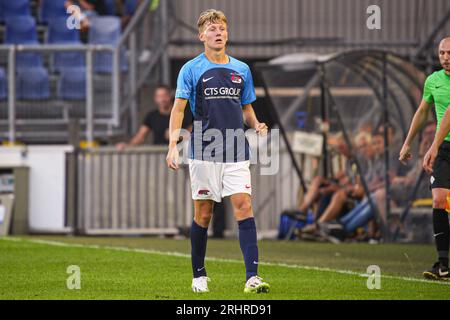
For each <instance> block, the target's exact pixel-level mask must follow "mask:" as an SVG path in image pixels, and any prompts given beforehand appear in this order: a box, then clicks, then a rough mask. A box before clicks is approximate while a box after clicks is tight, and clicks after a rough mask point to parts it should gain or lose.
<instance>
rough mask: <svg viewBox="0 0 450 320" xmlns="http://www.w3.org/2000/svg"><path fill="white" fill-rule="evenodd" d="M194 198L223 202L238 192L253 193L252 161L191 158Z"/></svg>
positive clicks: (190, 171)
mask: <svg viewBox="0 0 450 320" xmlns="http://www.w3.org/2000/svg"><path fill="white" fill-rule="evenodd" d="M189 174H190V176H191V188H192V199H194V200H213V201H216V202H221V201H222V198H224V197H227V196H230V195H233V194H236V193H247V194H250V195H251V194H252V186H251V176H250V161H241V162H227V163H222V162H211V161H202V160H193V159H189Z"/></svg>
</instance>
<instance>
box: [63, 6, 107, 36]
mask: <svg viewBox="0 0 450 320" xmlns="http://www.w3.org/2000/svg"><path fill="white" fill-rule="evenodd" d="M73 5H75V6H78V7H79V8H80V10H81V12H79V15H78V17H77V19H78V21H80V28H81V29H80V31H81V32H82V33H83V34H85V33H86V32H87V30H88V29H89V26H90V18H91V17H93V16H103V15H107V14H108V12H107V9H106V5H105V2H104V0H67V1H66V3H65V7H66V8H69V7H70V6H73ZM71 13H72V14H76V13H77V12H71Z"/></svg>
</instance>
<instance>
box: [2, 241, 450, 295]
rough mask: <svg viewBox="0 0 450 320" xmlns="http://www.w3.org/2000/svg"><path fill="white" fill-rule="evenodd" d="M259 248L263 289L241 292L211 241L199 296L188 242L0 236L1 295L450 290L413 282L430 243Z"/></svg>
mask: <svg viewBox="0 0 450 320" xmlns="http://www.w3.org/2000/svg"><path fill="white" fill-rule="evenodd" d="M46 241H56V243H47V242H46ZM58 243H65V244H68V245H67V246H60V245H57V244H58ZM94 246H97V247H94ZM118 247H120V248H122V249H117V248H118ZM259 247H260V260H261V265H260V267H259V271H260V274H261V276H263V278H264V279H265V280H267V281H268V282H269V283H270V285H271V291H270V293H269V294H263V295H262V294H261V295H255V294H252V295H249V294H244V293H243V289H244V284H245V268H244V264H243V262H242V255H241V252H240V249H239V243H238V241H237V240H213V239H211V240H209V241H208V252H207V257H214V258H215V259H209V260H207V262H206V268H207V270H208V276H209V277H210V278H211V279H212V281H211V282H210V283H209V288H210V291H211V292H210V293H207V294H200V295H199V294H194V293H193V292H191V290H190V284H191V279H192V278H191V277H192V274H191V264H190V258H189V249H190V244H189V240H170V239H158V238H148V237H143V238H125V237H119V238H117V237H105V238H97V237H95V238H94V237H89V238H82V237H48V236H47V237H23V238H8V239H1V238H0V270H2V272H1V273H0V299H202V300H203V299H222V300H236V299H282V300H284V299H289V300H291V299H446V298H447V297H448V292H449V290H450V286H449V285H450V284H446V283H442V282H431V281H414V279H418V280H419V279H421V274H422V271H423V270H425V269H427V268H429V267H430V266H431V264H432V263H433V261H434V259H435V256H434V248H433V247H432V246H424V245H391V244H389V245H388V244H383V245H376V246H371V245H366V244H342V245H332V244H318V243H302V242H276V241H261V242H260V243H259ZM124 248H130V249H133V248H134V249H138V250H137V251H132V250H129V249H124ZM155 251H158V252H160V253H158V252H155ZM168 253H172V254H168ZM173 253H176V254H173ZM280 264H283V265H280ZM374 264H375V265H378V266H380V268H381V272H382V278H381V289H380V290H369V289H367V286H366V282H367V277H364V276H361V274H364V273H365V272H366V269H367V267H368V266H369V265H374ZM69 265H78V266H79V267H80V269H81V289H80V290H68V289H67V287H66V281H67V278H68V277H69V274H67V273H66V269H67V267H68V266H69ZM303 266H309V267H313V268H304V267H303ZM316 267H319V268H329V269H336V270H340V272H336V271H333V270H322V269H314V268H316ZM352 272H355V273H352ZM404 277H408V279H411V278H413V280H408V279H406V278H404Z"/></svg>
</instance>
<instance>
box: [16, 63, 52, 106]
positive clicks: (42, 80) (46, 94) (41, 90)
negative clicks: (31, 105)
mask: <svg viewBox="0 0 450 320" xmlns="http://www.w3.org/2000/svg"><path fill="white" fill-rule="evenodd" d="M16 85H17V89H16V90H17V91H16V94H17V99H19V100H43V99H48V98H50V82H49V76H48V72H47V69H45V68H42V67H34V68H27V69H18V70H17V79H16Z"/></svg>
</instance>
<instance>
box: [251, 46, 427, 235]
mask: <svg viewBox="0 0 450 320" xmlns="http://www.w3.org/2000/svg"><path fill="white" fill-rule="evenodd" d="M257 69H258V71H259V72H260V74H261V76H262V79H263V83H264V91H265V95H266V98H267V99H268V101H269V104H270V107H271V111H272V116H273V118H274V120H275V122H276V124H277V126H278V127H279V128H280V132H281V134H282V136H283V139H284V142H285V143H286V145H287V149H288V150H289V153H290V154H291V159H292V162H293V163H295V167H296V172H297V174H298V176H299V179H300V181H301V182H302V185H303V186H304V188H306V186H307V183H306V182H305V181H304V178H303V173H304V172H302V166H301V164H300V163H298V161H297V160H296V158H298V157H296V156H295V154H294V152H293V151H292V147H291V144H292V139H291V137H292V133H293V132H295V131H303V132H309V133H316V134H317V133H319V134H321V135H323V137H324V141H326V143H324V144H323V152H322V156H321V161H320V170H319V171H318V172H317V174H321V175H324V176H327V177H331V176H333V175H334V174H335V173H336V172H337V171H338V170H339V169H340V168H337V166H336V163H339V162H336V161H335V160H336V157H337V158H344V162H346V161H350V162H351V163H352V168H353V170H355V171H357V173H358V174H359V176H360V177H361V184H362V185H363V187H364V190H365V193H366V194H372V193H373V192H374V190H379V189H380V188H381V189H382V188H384V189H385V190H387V192H385V193H384V195H385V196H384V197H381V198H376V199H374V198H373V197H372V198H371V197H369V203H370V206H371V208H372V210H373V211H374V212H375V216H376V218H377V221H378V223H379V224H380V226H381V230H382V232H383V233H384V236H385V239H395V238H397V236H398V234H399V230H400V227H399V226H400V224H398V225H396V226H392V225H391V220H392V218H393V217H394V216H395V215H396V218H397V220H398V221H402V222H403V221H405V219H406V217H407V216H408V212H409V211H410V209H411V207H413V206H416V204H417V202H416V200H417V199H419V198H430V197H431V193H430V191H429V190H428V188H427V181H428V179H427V178H426V177H427V175H426V174H424V173H423V172H422V170H421V156H418V154H419V149H420V151H421V154H423V149H425V148H426V149H427V146H426V144H427V143H428V142H427V141H429V140H430V139H432V136H431V137H430V135H428V136H427V135H426V134H425V133H421V134H419V139H417V138H416V139H415V141H414V144H413V146H412V153H413V155H414V159H413V161H411V163H410V164H409V165H408V166H403V165H401V164H400V163H399V161H398V153H399V151H400V148H401V146H402V143H403V141H404V139H405V137H406V135H407V132H408V129H409V125H410V123H411V120H412V117H413V115H414V113H415V111H416V109H417V107H418V105H419V103H420V100H421V94H422V88H423V82H424V80H425V78H426V77H425V74H424V73H423V72H422V71H420V70H419V69H417V68H416V67H415V66H414V65H413V64H412V63H411V62H410V61H409V60H408V59H406V58H403V57H402V56H400V55H397V54H396V53H393V52H388V51H381V50H355V51H348V52H341V53H336V54H330V55H317V54H311V53H295V54H288V55H283V56H280V57H277V58H274V59H272V60H270V61H268V62H267V63H260V64H258V65H257ZM431 120H433V116H432V115H430V121H431ZM386 128H387V130H386ZM339 139H341V140H343V141H344V142H345V144H346V145H347V146H348V148H349V149H350V150H351V153H352V155H351V156H350V157H344V156H342V154H339V152H338V151H337V148H336V141H338V140H339ZM380 139H381V140H382V141H384V145H383V144H381V148H380V143H379V142H380V141H379V140H380ZM424 140H426V141H424ZM376 141H378V145H377V142H376ZM384 146H388V147H387V148H385V147H384ZM425 151H426V150H425ZM342 168H345V166H342V167H341V169H342ZM375 177H376V179H378V181H377V182H376V180H374V179H375Z"/></svg>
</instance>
